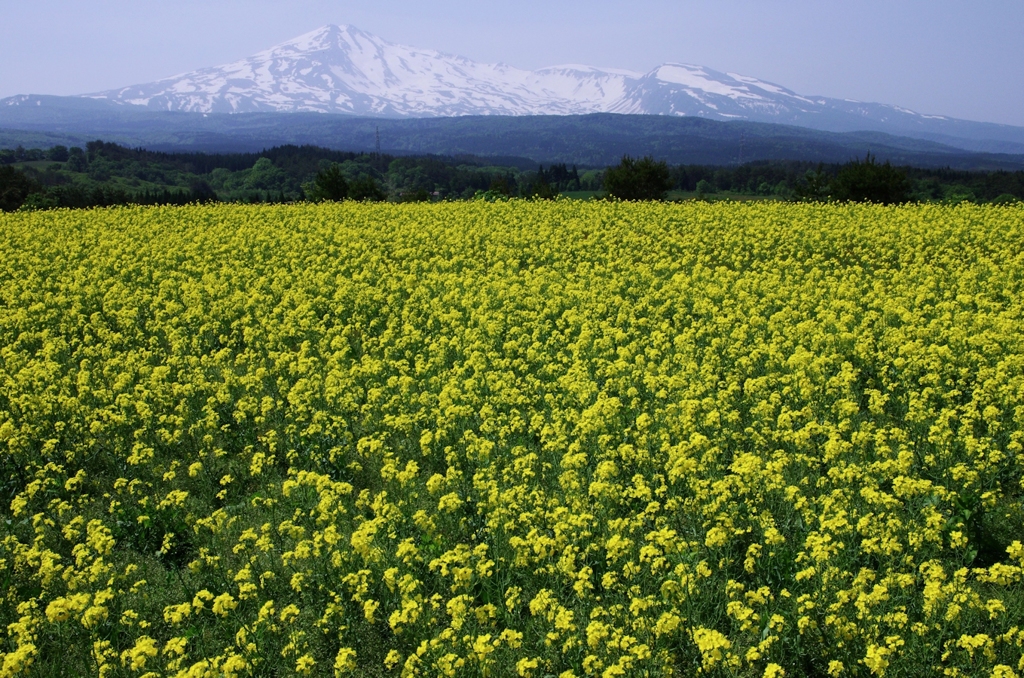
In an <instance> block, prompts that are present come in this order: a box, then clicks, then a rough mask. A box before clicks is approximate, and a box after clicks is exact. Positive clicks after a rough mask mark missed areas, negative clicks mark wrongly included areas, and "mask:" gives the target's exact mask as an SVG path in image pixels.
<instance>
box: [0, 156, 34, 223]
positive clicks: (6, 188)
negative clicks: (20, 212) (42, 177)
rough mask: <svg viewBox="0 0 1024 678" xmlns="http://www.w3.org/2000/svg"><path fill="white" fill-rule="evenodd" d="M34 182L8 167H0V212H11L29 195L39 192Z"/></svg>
mask: <svg viewBox="0 0 1024 678" xmlns="http://www.w3.org/2000/svg"><path fill="white" fill-rule="evenodd" d="M40 190H41V189H40V187H39V185H38V184H36V182H34V181H32V179H30V178H29V177H27V176H26V175H25V174H24V173H23V172H19V171H18V170H16V169H14V168H13V167H11V166H10V165H4V166H0V211H3V212H13V211H14V210H16V209H18V208H19V207H21V206H22V205H23V204H24V203H25V200H26V199H27V198H28V196H29V195H31V194H33V193H36V192H38V191H40Z"/></svg>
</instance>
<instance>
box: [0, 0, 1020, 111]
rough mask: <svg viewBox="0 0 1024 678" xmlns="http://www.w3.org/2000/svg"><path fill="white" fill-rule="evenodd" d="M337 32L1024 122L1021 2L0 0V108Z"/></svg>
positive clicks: (537, 62)
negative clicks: (680, 67) (760, 83)
mask: <svg viewBox="0 0 1024 678" xmlns="http://www.w3.org/2000/svg"><path fill="white" fill-rule="evenodd" d="M332 23H333V24H352V25H354V26H357V27H359V28H361V29H363V30H365V31H369V32H371V33H375V34H377V35H379V36H380V37H382V38H384V39H385V40H389V41H391V42H397V43H402V44H406V45H411V46H414V47H424V48H431V49H436V50H439V51H442V52H449V53H453V54H459V55H461V56H464V57H467V58H469V59H473V60H476V61H484V62H497V61H501V62H504V63H507V64H510V65H512V66H516V67H519V68H528V69H533V68H541V67H543V66H552V65H556V64H564V63H579V64H588V65H593V66H606V67H618V68H629V69H633V70H637V71H648V70H651V69H652V68H654V67H655V66H657V65H659V64H662V63H665V62H671V61H675V62H683V63H691V64H699V65H702V66H706V67H708V68H712V69H715V70H719V71H731V72H736V73H741V74H744V75H750V76H754V77H757V78H761V79H764V80H768V81H770V82H774V83H777V84H780V85H783V86H785V87H788V88H790V89H792V90H794V91H796V92H798V93H800V94H807V95H823V96H830V97H837V98H848V99H858V100H862V101H873V102H880V103H888V104H896V105H899V106H903V107H906V108H910V109H913V110H916V111H918V112H921V113H930V114H939V115H949V116H954V117H959V118H966V119H969V120H982V121H988V122H1001V123H1006V124H1011V125H1021V126H1024V0H973V1H972V2H965V1H963V0H888V1H884V0H855V1H852V2H838V1H829V0H631V1H620V2H611V1H608V0H588V1H587V2H570V1H568V0H563V1H562V2H557V1H556V2H552V1H551V0H499V1H498V2H494V1H493V0H492V1H486V0H472V1H463V0H369V1H367V0H361V1H359V2H356V1H354V0H294V1H290V2H283V1H281V2H271V1H269V0H203V1H199V0H173V1H171V0H90V1H86V2H81V1H80V2H72V1H71V0H64V1H58V0H30V1H26V0H0V97H6V96H10V95H14V94H30V93H31V94H82V93H86V92H95V91H100V90H105V89H112V88H115V87H121V86H125V85H130V84H136V83H144V82H150V81H153V80H158V79H160V78H163V77H167V76H171V75H176V74H178V73H182V72H186V71H190V70H194V69H197V68H202V67H206V66H216V65H220V64H223V63H226V62H229V61H234V60H236V59H240V58H243V57H246V56H249V55H250V54H252V53H254V52H258V51H260V50H262V49H265V48H267V47H270V46H272V45H275V44H277V43H280V42H284V41H285V40H288V39H290V38H293V37H295V36H297V35H300V34H302V33H306V32H308V31H311V30H313V29H316V28H318V27H320V26H322V25H324V24H332Z"/></svg>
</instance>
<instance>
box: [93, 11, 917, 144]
mask: <svg viewBox="0 0 1024 678" xmlns="http://www.w3.org/2000/svg"><path fill="white" fill-rule="evenodd" d="M86 96H89V97H92V98H97V99H107V100H110V101H114V102H118V103H124V104H134V105H138V106H145V107H148V108H151V109H158V110H172V111H191V112H202V113H242V112H257V111H263V112H269V111H281V112H285V111H287V112H298V111H316V112H323V113H346V114H354V115H374V116H389V117H392V116H395V117H406V116H415V117H432V116H459V115H571V114H584V113H601V112H610V113H638V114H655V115H688V116H702V117H706V118H712V119H719V120H737V119H742V120H751V121H758V122H787V123H793V124H799V125H805V126H810V127H820V128H827V129H834V130H836V129H837V128H843V127H846V128H848V129H871V128H878V126H879V124H882V125H885V124H886V123H898V124H902V125H905V126H913V125H915V124H920V123H921V122H923V121H925V120H926V119H927V117H926V116H920V115H918V114H916V113H913V112H912V111H906V110H904V109H900V108H897V107H894V106H882V105H879V104H862V103H859V102H852V101H841V100H835V99H826V98H822V97H804V96H800V95H799V94H796V93H795V92H792V91H791V90H788V89H786V88H784V87H780V86H779V85H775V84H772V83H769V82H765V81H763V80H758V79H756V78H751V77H746V76H743V75H738V74H735V73H719V72H717V71H713V70H711V69H708V68H704V67H701V66H692V65H686V64H664V65H662V66H659V67H657V68H655V69H654V70H652V71H650V72H649V73H636V72H633V71H627V70H618V69H609V68H594V67H591V66H578V65H569V66H556V67H552V68H544V69H541V70H537V71H527V70H522V69H518V68H514V67H512V66H508V65H505V64H482V63H477V62H474V61H470V60H468V59H464V58H462V57H458V56H453V55H449V54H444V53H441V52H437V51H434V50H430V49H418V48H413V47H406V46H403V45H397V44H394V43H391V42H388V41H386V40H383V39H381V38H379V37H377V36H375V35H371V34H370V33H367V32H365V31H361V30H359V29H358V28H355V27H353V26H333V25H332V26H324V27H322V28H319V29H317V30H315V31H313V32H311V33H307V34H306V35H302V36H300V37H298V38H295V39H294V40H290V41H288V42H285V43H282V44H280V45H277V46H276V47H271V48H270V49H268V50H265V51H263V52H260V53H258V54H254V55H253V56H251V57H249V58H247V59H243V60H241V61H236V62H233V63H230V64H227V65H224V66H218V67H214V68H205V69H202V70H199V71H194V72H192V73H185V74H182V75H177V76H174V77H171V78H167V79H164V80H159V81H157V82H153V83H149V84H143V85H134V86H131V87H125V88H122V89H118V90H111V91H108V92H100V93H95V94H89V95H86ZM872 123H875V124H872ZM837 131H838V130H837Z"/></svg>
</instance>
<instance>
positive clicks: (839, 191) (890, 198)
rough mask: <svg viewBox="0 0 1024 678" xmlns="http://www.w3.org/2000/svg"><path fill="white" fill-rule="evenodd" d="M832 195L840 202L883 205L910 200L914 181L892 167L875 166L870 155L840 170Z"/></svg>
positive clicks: (886, 162)
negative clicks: (911, 182) (848, 201)
mask: <svg viewBox="0 0 1024 678" xmlns="http://www.w3.org/2000/svg"><path fill="white" fill-rule="evenodd" d="M832 189H833V190H832V195H833V197H835V198H836V199H838V200H855V201H858V202H875V203H881V204H883V205H892V204H896V203H903V202H907V201H908V200H910V181H909V179H907V174H906V172H904V171H902V170H899V169H897V168H895V167H893V166H892V165H890V164H889V161H888V160H886V161H885V163H884V164H881V165H880V164H878V163H877V162H875V156H873V155H871V154H870V153H868V154H867V156H866V157H865V158H864V161H863V162H862V161H860V160H855V161H854V162H851V163H848V164H846V165H844V166H843V168H842V169H841V170H839V174H837V175H836V178H835V181H834V182H833V183H832Z"/></svg>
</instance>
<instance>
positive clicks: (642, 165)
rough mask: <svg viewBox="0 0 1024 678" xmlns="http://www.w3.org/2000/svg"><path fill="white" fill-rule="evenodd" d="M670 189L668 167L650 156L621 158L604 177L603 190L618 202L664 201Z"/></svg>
mask: <svg viewBox="0 0 1024 678" xmlns="http://www.w3.org/2000/svg"><path fill="white" fill-rule="evenodd" d="M671 187H672V182H671V181H670V179H669V170H668V165H667V164H666V163H665V162H657V161H655V160H654V158H652V157H651V156H645V157H643V158H640V159H634V158H631V157H630V156H628V155H624V156H622V162H620V163H619V164H618V165H617V166H615V167H610V168H609V169H608V171H606V172H605V175H604V190H606V191H607V192H608V195H610V196H612V197H614V198H618V199H619V200H664V199H665V197H666V194H667V193H668V189H670V188H671Z"/></svg>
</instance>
